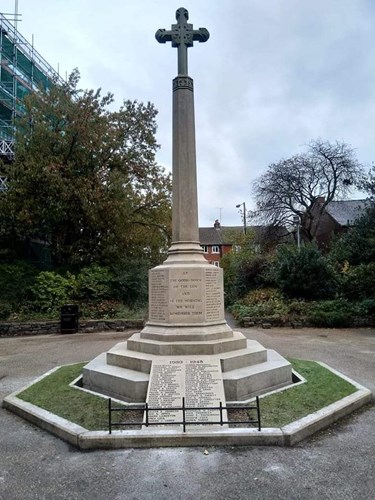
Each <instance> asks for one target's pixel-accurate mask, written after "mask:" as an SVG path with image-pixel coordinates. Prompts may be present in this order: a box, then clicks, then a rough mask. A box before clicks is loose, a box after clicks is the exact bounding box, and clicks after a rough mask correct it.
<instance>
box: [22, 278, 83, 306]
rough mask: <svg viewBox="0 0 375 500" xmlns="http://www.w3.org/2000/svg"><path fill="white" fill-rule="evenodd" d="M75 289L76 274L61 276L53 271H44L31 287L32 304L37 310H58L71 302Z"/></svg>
mask: <svg viewBox="0 0 375 500" xmlns="http://www.w3.org/2000/svg"><path fill="white" fill-rule="evenodd" d="M73 289H74V276H73V275H70V274H68V275H67V277H64V276H61V275H60V274H57V273H55V272H53V271H43V272H41V273H39V275H38V276H37V278H36V280H35V283H34V285H33V286H32V287H31V294H32V298H33V301H32V305H33V308H34V309H35V310H36V311H45V312H47V311H55V310H56V311H57V310H58V309H59V307H60V306H62V305H63V304H65V303H67V302H70V301H71V298H72V294H73Z"/></svg>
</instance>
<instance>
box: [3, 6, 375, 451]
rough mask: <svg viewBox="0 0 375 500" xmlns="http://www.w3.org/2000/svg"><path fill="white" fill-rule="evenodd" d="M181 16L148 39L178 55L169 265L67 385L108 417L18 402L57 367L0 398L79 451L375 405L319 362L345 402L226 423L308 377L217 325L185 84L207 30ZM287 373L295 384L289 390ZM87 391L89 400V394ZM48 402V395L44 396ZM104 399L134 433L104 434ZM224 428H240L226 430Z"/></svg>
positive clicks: (299, 423) (240, 431)
mask: <svg viewBox="0 0 375 500" xmlns="http://www.w3.org/2000/svg"><path fill="white" fill-rule="evenodd" d="M188 19H189V17H188V12H187V10H186V9H184V8H180V9H178V10H177V12H176V20H177V22H176V24H173V25H172V27H171V29H170V30H165V29H159V30H158V31H157V32H156V40H157V41H158V42H160V43H163V44H164V43H169V42H171V44H172V47H173V48H176V49H177V60H178V74H177V76H176V77H175V78H174V80H173V85H172V93H173V125H172V129H173V198H172V202H173V207H172V219H173V220H172V224H173V228H172V244H171V247H170V248H169V251H168V257H167V259H166V260H165V261H164V262H163V263H162V264H161V265H159V266H157V267H155V268H154V269H151V270H150V271H149V318H148V321H147V323H146V324H145V326H144V328H143V330H142V331H140V332H137V333H135V334H133V335H132V336H131V337H129V338H128V340H127V341H124V342H120V343H118V344H116V345H115V346H113V347H112V348H111V349H110V350H109V351H108V352H104V353H102V354H100V355H99V356H97V357H96V358H95V359H93V360H92V361H90V362H89V363H87V364H85V365H84V367H83V371H82V374H81V372H80V370H81V365H79V376H78V377H77V378H76V379H75V380H73V381H72V382H71V383H70V384H69V385H70V388H71V390H72V391H73V392H75V391H76V390H78V391H82V392H84V393H86V394H85V397H90V398H92V399H94V400H95V401H96V402H95V404H96V405H97V406H95V408H96V409H97V410H96V411H98V413H100V412H101V411H102V410H104V412H107V413H106V415H107V417H106V418H107V420H106V418H103V419H102V421H101V423H100V424H99V425H100V427H99V429H97V430H89V429H87V428H85V427H82V426H81V425H80V424H78V423H76V422H75V421H74V420H73V419H72V421H71V420H67V419H66V417H65V416H61V413H59V414H55V413H52V412H50V411H48V410H46V409H44V408H43V407H39V406H37V403H35V404H33V403H32V402H29V399H27V398H26V399H23V397H22V394H23V391H25V389H26V391H27V388H28V387H32V386H33V385H34V384H35V385H37V384H38V383H39V382H43V381H44V380H42V379H45V378H48V377H49V376H53V375H54V373H57V371H59V370H60V368H61V367H56V368H54V369H53V370H50V372H48V373H46V374H45V375H44V376H42V377H40V378H39V379H37V380H36V381H34V382H32V383H31V384H29V385H28V386H27V387H26V388H23V389H20V390H17V391H16V392H14V393H12V394H10V395H9V396H7V397H6V398H5V399H4V401H3V406H4V407H5V408H7V409H9V410H11V411H13V412H15V413H17V414H18V415H20V416H21V417H23V418H26V419H28V420H30V421H31V422H32V423H34V424H36V425H39V426H40V427H41V428H43V429H46V430H48V431H50V432H52V433H54V434H55V435H57V436H59V437H61V438H62V439H64V440H66V441H68V442H70V443H71V444H73V445H74V446H77V447H78V448H80V449H82V450H87V449H99V448H128V447H152V446H208V445H251V444H257V445H264V444H268V445H279V446H290V445H293V444H295V443H298V442H299V441H301V440H303V439H305V438H306V437H308V436H310V435H312V434H314V433H315V432H317V431H318V430H321V429H324V428H325V427H327V426H329V425H330V424H332V423H333V422H335V421H336V420H338V419H340V418H342V417H343V416H345V415H348V414H350V413H351V412H353V411H354V410H356V409H358V408H360V407H361V406H363V405H364V404H366V403H367V402H369V401H370V400H371V398H372V394H371V391H370V390H368V389H366V388H365V387H363V386H361V385H360V384H357V383H356V382H354V381H353V380H350V379H348V378H347V377H345V376H344V375H341V374H339V373H338V372H335V370H332V369H330V368H329V367H327V366H326V368H327V369H329V370H330V371H331V372H334V373H331V375H333V374H335V376H338V377H340V378H341V379H345V380H346V382H348V383H349V385H351V386H352V387H351V388H350V390H349V389H348V390H347V394H348V395H347V396H345V397H342V398H341V399H340V398H338V399H337V400H334V402H332V403H330V404H328V405H326V406H323V407H322V408H320V409H317V411H313V412H312V413H310V414H305V415H304V416H301V417H300V418H299V419H297V420H294V421H292V422H289V423H287V424H286V425H283V426H282V427H275V428H274V427H266V428H262V427H261V424H260V419H259V411H258V412H257V413H258V420H257V421H254V420H253V421H251V422H249V421H246V422H237V421H236V422H233V419H232V420H231V422H230V423H229V422H228V414H227V413H229V408H231V407H233V406H234V407H235V406H242V409H241V410H238V408H237V410H235V412H236V411H237V413H240V412H242V413H241V414H243V412H245V411H246V409H245V408H246V407H248V405H252V404H253V403H251V402H250V400H252V398H254V397H255V396H259V395H266V394H267V396H266V397H267V398H268V394H269V393H271V392H274V391H275V392H280V391H283V392H284V390H285V391H288V392H287V393H286V395H287V396H288V395H289V394H290V393H292V392H293V390H290V392H289V388H291V387H293V388H294V387H296V386H297V385H301V387H302V386H303V384H305V383H307V386H305V388H306V387H307V388H308V387H309V383H310V382H311V381H310V380H305V379H303V377H300V376H298V374H296V373H292V366H291V364H290V363H289V361H287V360H286V359H284V358H283V357H282V356H280V355H279V354H278V353H277V352H275V351H274V350H272V349H266V348H265V347H263V346H262V345H261V344H260V343H259V342H257V341H255V340H248V339H247V338H246V337H245V336H244V335H243V334H242V333H241V332H238V331H233V330H232V329H231V328H230V326H229V325H228V324H227V322H226V320H225V316H224V290H223V271H222V269H220V268H218V267H215V266H213V265H211V264H209V263H208V261H207V260H206V259H205V258H204V255H203V250H202V248H201V246H200V242H199V237H198V200H197V176H196V153H195V125H194V86H193V80H192V78H191V77H190V76H189V75H188V48H191V47H193V45H194V42H200V43H203V42H206V41H207V40H208V39H209V33H208V31H207V29H205V28H199V29H193V25H192V24H190V23H188ZM73 366H74V365H73ZM63 368H66V367H63ZM77 373H78V372H77ZM294 376H295V378H297V379H298V380H299V382H297V383H296V384H294V386H293V377H294ZM65 383H66V381H65V382H64V384H65ZM320 384H321V383H320ZM47 387H48V384H47ZM310 387H311V386H310ZM64 388H65V389H66V386H65V385H64ZM302 388H303V387H302ZM44 390H46V389H44ZM307 390H308V391H309V390H310V389H307ZM37 391H39V388H38V389H37ZM68 392H69V391H66V393H67V394H68ZM90 392H91V393H92V392H94V393H95V396H92V395H91V396H89V394H88V393H90ZM304 392H306V391H304ZM315 394H316V393H315V392H314V390H312V391H311V398H315ZM97 395H99V396H100V398H97V397H96V396H97ZM284 395H285V393H284ZM60 396H61V394H60ZM60 396H58V397H60ZM276 396H277V395H276ZM64 397H66V398H68V397H69V398H71V397H72V396H71V394H70V395H69V396H68V395H65V396H64ZM271 397H272V396H271ZM48 398H51V393H48V394H47V399H48ZM112 398H115V399H116V400H117V401H116V405H118V406H119V407H117V408H116V407H115V408H114V411H120V412H121V413H124V410H126V411H127V412H128V410H129V411H130V412H131V410H137V412H138V414H136V415H141V416H139V417H137V418H138V421H137V426H136V427H137V428H136V429H134V428H133V429H129V428H124V427H123V425H124V421H123V420H122V421H121V422H120V424H118V425H120V426H122V429H121V430H119V431H117V432H115V433H113V434H112V433H111V425H112V422H111V414H112V413H111V409H112V407H111V399H112ZM97 399H99V403H98V404H97ZM108 399H109V401H106V400H108ZM122 402H125V404H123V403H122ZM108 403H109V404H108ZM121 403H122V404H121ZM310 403H311V401H310ZM65 404H68V401H67V400H65ZM59 406H60V401H59ZM260 406H261V407H262V404H261V405H260ZM265 406H266V405H265ZM99 407H100V410H99ZM139 408H140V410H139ZM251 408H253V409H254V406H251ZM257 409H258V410H259V406H258V408H257ZM82 410H83V411H84V410H85V404H82ZM307 410H308V409H307ZM58 411H59V412H60V409H59V410H58ZM90 411H92V410H90ZM261 412H262V408H261ZM128 414H129V413H128ZM232 414H233V412H232ZM133 415H134V413H133ZM142 415H143V421H142ZM86 416H87V414H85V417H86ZM229 417H231V414H229ZM99 418H100V419H101V418H102V417H99ZM120 418H122V417H120ZM77 420H78V418H77ZM130 420H131V419H130ZM131 422H132V423H130V424H129V425H133V423H134V420H131ZM232 422H233V423H235V424H237V423H242V424H243V423H245V424H246V425H245V426H242V427H240V428H234V427H233V425H231V424H232ZM254 423H258V428H256V427H255V426H252V425H253V424H254ZM149 424H152V425H149ZM85 425H86V424H85ZM114 425H116V424H115V423H114ZM249 425H250V426H252V427H249ZM246 426H247V427H246Z"/></svg>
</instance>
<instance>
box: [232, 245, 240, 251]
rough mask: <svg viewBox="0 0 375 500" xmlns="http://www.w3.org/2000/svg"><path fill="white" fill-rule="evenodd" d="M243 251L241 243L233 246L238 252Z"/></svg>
mask: <svg viewBox="0 0 375 500" xmlns="http://www.w3.org/2000/svg"><path fill="white" fill-rule="evenodd" d="M240 251H241V245H234V246H233V252H234V253H238V252H240Z"/></svg>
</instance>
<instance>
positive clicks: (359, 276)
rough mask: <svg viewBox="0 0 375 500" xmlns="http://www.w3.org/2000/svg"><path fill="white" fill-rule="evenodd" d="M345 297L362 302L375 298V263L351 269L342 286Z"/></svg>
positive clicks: (346, 274) (344, 277)
mask: <svg viewBox="0 0 375 500" xmlns="http://www.w3.org/2000/svg"><path fill="white" fill-rule="evenodd" d="M341 290H342V293H343V294H344V295H345V297H347V298H349V299H353V300H360V299H366V298H374V297H375V262H371V263H370V264H360V265H359V266H355V267H352V268H349V271H348V272H347V273H345V275H344V276H343V280H342V285H341Z"/></svg>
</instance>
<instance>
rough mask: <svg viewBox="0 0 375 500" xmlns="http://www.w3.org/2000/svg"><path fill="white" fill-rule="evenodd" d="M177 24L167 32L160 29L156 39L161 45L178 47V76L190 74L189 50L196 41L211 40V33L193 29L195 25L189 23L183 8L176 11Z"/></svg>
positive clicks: (187, 13)
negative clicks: (168, 44) (169, 44)
mask: <svg viewBox="0 0 375 500" xmlns="http://www.w3.org/2000/svg"><path fill="white" fill-rule="evenodd" d="M176 19H177V24H172V29H171V30H170V31H166V30H165V29H159V30H158V31H157V32H156V34H155V38H156V40H157V41H158V42H160V43H165V42H172V47H177V50H178V74H179V75H187V74H188V58H187V49H188V47H192V46H193V42H194V41H198V42H206V41H207V40H208V39H209V36H210V34H209V32H208V30H206V28H199V29H198V30H194V29H193V25H192V24H189V23H188V22H187V21H188V19H189V12H188V11H187V10H186V9H185V8H184V7H181V8H180V9H177V11H176Z"/></svg>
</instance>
